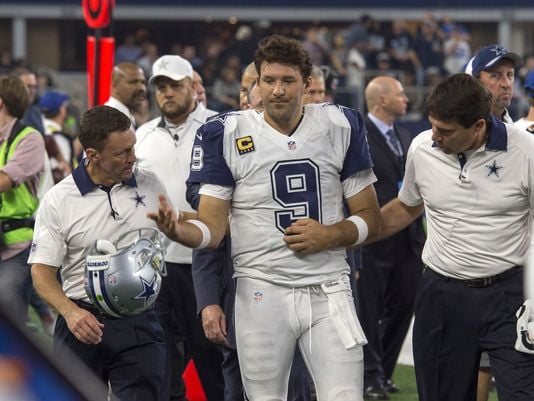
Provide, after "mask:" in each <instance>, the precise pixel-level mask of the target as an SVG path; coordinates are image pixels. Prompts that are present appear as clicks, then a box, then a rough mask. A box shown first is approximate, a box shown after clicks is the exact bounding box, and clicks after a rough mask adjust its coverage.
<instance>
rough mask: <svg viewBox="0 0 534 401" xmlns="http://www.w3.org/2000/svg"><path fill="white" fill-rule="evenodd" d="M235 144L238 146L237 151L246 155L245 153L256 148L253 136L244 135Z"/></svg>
mask: <svg viewBox="0 0 534 401" xmlns="http://www.w3.org/2000/svg"><path fill="white" fill-rule="evenodd" d="M235 144H236V146H237V151H238V152H239V154H240V155H244V154H245V153H250V152H253V151H254V150H255V149H254V141H253V140H252V137H251V136H244V137H241V138H237V139H236V140H235Z"/></svg>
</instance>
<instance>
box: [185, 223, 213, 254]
mask: <svg viewBox="0 0 534 401" xmlns="http://www.w3.org/2000/svg"><path fill="white" fill-rule="evenodd" d="M187 222H188V223H191V224H193V225H195V226H197V227H198V228H199V229H200V231H201V232H202V240H201V241H200V244H198V245H197V246H195V247H194V249H204V248H206V247H207V246H208V245H209V243H210V241H211V232H210V229H209V228H208V226H207V225H206V224H204V223H203V222H201V221H200V220H187Z"/></svg>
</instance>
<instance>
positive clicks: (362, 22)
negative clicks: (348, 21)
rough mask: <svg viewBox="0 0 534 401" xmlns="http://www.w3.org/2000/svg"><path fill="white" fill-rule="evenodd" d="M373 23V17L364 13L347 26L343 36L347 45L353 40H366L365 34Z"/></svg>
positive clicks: (352, 42) (351, 43) (353, 41)
mask: <svg viewBox="0 0 534 401" xmlns="http://www.w3.org/2000/svg"><path fill="white" fill-rule="evenodd" d="M373 24H374V21H373V18H372V17H371V16H370V15H367V14H364V15H362V16H361V17H360V19H359V20H358V21H356V22H355V23H354V24H352V25H351V26H349V28H348V29H347V33H346V36H345V42H346V44H347V47H351V46H352V45H353V44H354V43H355V42H367V35H368V33H369V30H370V28H371V26H372V25H373ZM312 61H313V60H312Z"/></svg>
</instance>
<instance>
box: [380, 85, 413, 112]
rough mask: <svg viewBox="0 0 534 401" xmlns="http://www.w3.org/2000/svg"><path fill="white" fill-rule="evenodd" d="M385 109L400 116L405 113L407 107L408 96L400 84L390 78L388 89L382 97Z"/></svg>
mask: <svg viewBox="0 0 534 401" xmlns="http://www.w3.org/2000/svg"><path fill="white" fill-rule="evenodd" d="M384 101H385V104H384V109H386V110H387V111H388V112H389V113H390V114H391V115H393V116H395V117H401V116H403V115H405V114H406V109H407V108H408V97H407V96H406V94H405V93H404V88H403V87H402V84H401V83H400V82H399V81H397V80H392V81H391V82H390V83H389V91H388V93H387V95H385V98H384Z"/></svg>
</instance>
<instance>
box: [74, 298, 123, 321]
mask: <svg viewBox="0 0 534 401" xmlns="http://www.w3.org/2000/svg"><path fill="white" fill-rule="evenodd" d="M71 301H72V302H74V303H75V304H76V305H78V306H79V307H80V308H82V309H85V310H86V311H89V312H91V313H92V314H93V315H95V317H96V318H97V319H110V320H114V319H120V318H118V317H115V316H110V315H108V314H107V313H104V312H102V311H101V310H100V309H99V308H98V307H97V306H96V305H93V304H91V303H89V302H85V301H82V300H81V299H71Z"/></svg>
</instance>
